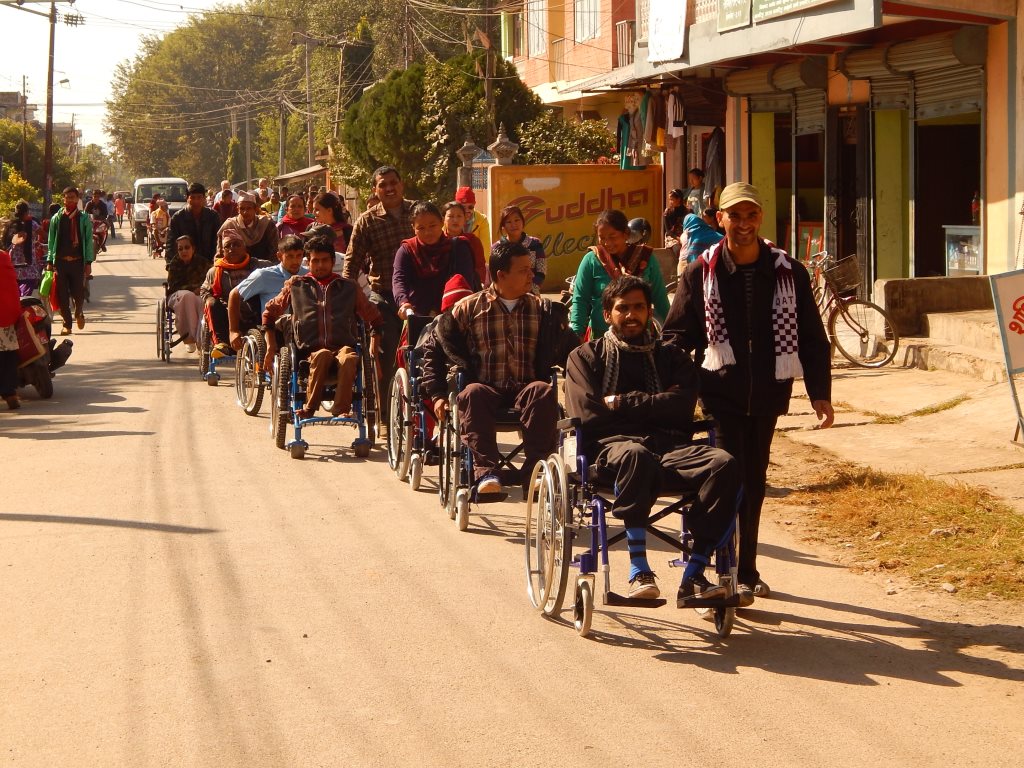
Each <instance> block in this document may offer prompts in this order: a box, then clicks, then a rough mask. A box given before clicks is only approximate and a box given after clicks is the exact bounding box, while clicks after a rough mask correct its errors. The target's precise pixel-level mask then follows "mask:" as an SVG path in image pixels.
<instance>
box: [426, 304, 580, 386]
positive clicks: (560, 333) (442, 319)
mask: <svg viewBox="0 0 1024 768" xmlns="http://www.w3.org/2000/svg"><path fill="white" fill-rule="evenodd" d="M579 343H580V340H579V337H578V336H577V335H576V334H575V333H573V332H572V330H571V329H570V328H569V315H568V312H567V311H566V309H565V305H564V304H562V303H561V302H557V301H551V300H550V299H542V300H541V311H540V331H539V333H538V336H537V353H536V357H535V364H534V376H535V381H545V380H547V379H548V378H550V376H551V370H552V369H553V368H555V367H556V366H563V365H565V359H566V358H567V357H568V355H569V353H570V352H571V351H572V350H573V349H574V348H575V347H577V346H578V345H579ZM417 346H418V347H420V349H421V351H422V358H421V359H422V376H421V379H420V382H421V385H422V387H423V393H424V394H425V395H426V396H427V397H430V398H432V399H433V398H437V397H444V396H446V395H447V394H448V371H449V369H450V368H453V367H454V368H459V369H461V370H463V371H465V372H466V375H467V377H468V382H467V383H471V382H474V381H476V359H477V358H476V356H475V355H474V354H473V353H472V352H471V350H470V349H469V344H468V341H467V339H466V337H465V335H464V334H463V333H462V330H461V329H460V328H459V326H458V323H456V322H455V318H453V317H452V315H451V312H445V313H444V314H443V315H439V316H438V317H437V318H436V325H435V326H434V330H433V333H432V334H430V336H428V337H426V338H425V339H423V340H422V343H421V344H417Z"/></svg>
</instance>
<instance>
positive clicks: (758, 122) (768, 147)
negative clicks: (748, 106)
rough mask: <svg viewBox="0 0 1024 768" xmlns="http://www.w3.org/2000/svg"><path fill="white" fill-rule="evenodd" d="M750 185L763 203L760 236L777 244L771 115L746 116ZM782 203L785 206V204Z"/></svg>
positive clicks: (773, 139) (766, 113) (762, 113)
mask: <svg viewBox="0 0 1024 768" xmlns="http://www.w3.org/2000/svg"><path fill="white" fill-rule="evenodd" d="M750 183H751V184H753V185H754V186H755V187H757V191H758V192H760V193H761V199H762V200H763V201H764V209H763V210H764V219H763V223H762V224H761V237H766V238H768V239H769V240H772V241H774V242H776V243H777V242H779V241H778V236H777V233H776V232H775V216H776V210H777V209H778V203H777V200H776V194H775V115H774V114H772V113H770V112H755V113H754V114H752V115H751V116H750ZM788 204H789V203H788V201H786V205H788Z"/></svg>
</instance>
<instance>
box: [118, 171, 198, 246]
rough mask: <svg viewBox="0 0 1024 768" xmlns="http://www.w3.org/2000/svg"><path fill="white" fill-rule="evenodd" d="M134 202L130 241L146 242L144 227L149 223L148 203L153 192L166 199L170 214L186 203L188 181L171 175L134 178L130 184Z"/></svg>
mask: <svg viewBox="0 0 1024 768" xmlns="http://www.w3.org/2000/svg"><path fill="white" fill-rule="evenodd" d="M132 188H133V189H134V191H135V202H134V203H133V204H132V242H133V243H144V242H146V227H147V225H148V224H149V203H150V201H151V200H152V199H153V195H154V194H159V195H160V196H161V197H162V198H163V199H164V200H166V201H167V208H168V210H169V211H170V213H171V216H173V215H174V214H176V213H177V212H178V211H180V210H181V209H182V208H184V207H185V205H186V204H187V203H188V182H187V181H185V180H184V179H179V178H176V177H173V176H162V177H159V178H151V179H136V180H135V183H134V184H133V185H132Z"/></svg>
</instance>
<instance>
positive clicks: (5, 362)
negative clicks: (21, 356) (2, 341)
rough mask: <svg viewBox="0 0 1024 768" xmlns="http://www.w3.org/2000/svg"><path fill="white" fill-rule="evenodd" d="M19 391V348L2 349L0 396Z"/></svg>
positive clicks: (0, 353)
mask: <svg viewBox="0 0 1024 768" xmlns="http://www.w3.org/2000/svg"><path fill="white" fill-rule="evenodd" d="M17 393H18V350H16V349H12V350H10V351H7V350H3V351H0V397H10V396H11V395H16V394H17Z"/></svg>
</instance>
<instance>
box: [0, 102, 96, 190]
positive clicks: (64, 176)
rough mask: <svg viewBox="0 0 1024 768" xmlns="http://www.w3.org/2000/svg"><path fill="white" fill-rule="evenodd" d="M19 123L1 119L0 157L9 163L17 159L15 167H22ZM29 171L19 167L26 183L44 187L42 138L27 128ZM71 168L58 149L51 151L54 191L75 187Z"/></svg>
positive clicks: (33, 130)
mask: <svg viewBox="0 0 1024 768" xmlns="http://www.w3.org/2000/svg"><path fill="white" fill-rule="evenodd" d="M21 141H22V127H21V123H16V122H14V121H13V120H5V119H4V120H0V157H4V158H6V159H7V160H8V161H10V160H13V159H15V158H17V164H18V165H19V166H20V165H21ZM27 154H28V169H27V171H26V169H24V168H21V169H20V170H19V173H20V175H21V177H22V178H23V179H25V181H27V182H28V183H29V184H31V185H32V186H33V187H36V188H37V189H42V188H43V154H44V149H43V136H42V134H41V133H36V129H35V127H33V126H31V125H30V126H29V129H28V146H27ZM78 181H79V180H78V179H77V178H75V176H74V174H73V173H72V169H71V160H70V159H69V158H68V156H67V154H66V153H65V152H64V151H63V150H61V148H60V147H58V146H56V145H55V146H54V148H53V188H54V189H56V190H58V191H59V190H60V189H62V188H64V187H66V186H69V185H71V184H77V183H78Z"/></svg>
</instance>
